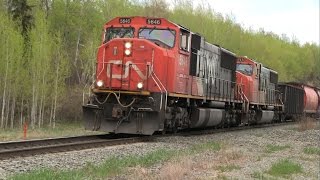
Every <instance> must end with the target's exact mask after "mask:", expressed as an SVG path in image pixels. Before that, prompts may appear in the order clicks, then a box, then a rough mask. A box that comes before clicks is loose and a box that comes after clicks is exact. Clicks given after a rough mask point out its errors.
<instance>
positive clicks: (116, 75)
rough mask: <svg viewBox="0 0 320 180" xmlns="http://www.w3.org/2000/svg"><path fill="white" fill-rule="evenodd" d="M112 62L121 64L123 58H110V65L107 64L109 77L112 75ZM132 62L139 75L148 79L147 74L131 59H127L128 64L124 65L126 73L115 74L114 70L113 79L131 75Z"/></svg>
mask: <svg viewBox="0 0 320 180" xmlns="http://www.w3.org/2000/svg"><path fill="white" fill-rule="evenodd" d="M111 64H113V66H114V65H121V64H122V60H110V61H109V63H108V65H107V77H108V78H110V77H111ZM130 64H131V68H132V69H133V70H134V71H136V73H137V74H138V75H139V77H140V78H141V79H143V80H146V79H147V76H146V75H145V74H143V73H142V71H141V70H140V69H139V68H138V66H137V65H135V64H133V63H132V62H131V61H127V62H126V64H125V65H124V66H125V68H124V74H115V73H114V72H113V73H112V79H121V78H127V77H128V76H129V65H130ZM148 72H149V74H150V69H149V71H148Z"/></svg>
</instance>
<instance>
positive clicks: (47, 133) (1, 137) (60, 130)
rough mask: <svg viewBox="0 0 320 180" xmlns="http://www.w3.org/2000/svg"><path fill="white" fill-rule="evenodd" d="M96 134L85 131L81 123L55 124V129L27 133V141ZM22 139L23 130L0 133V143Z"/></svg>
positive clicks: (29, 130) (46, 128)
mask: <svg viewBox="0 0 320 180" xmlns="http://www.w3.org/2000/svg"><path fill="white" fill-rule="evenodd" d="M96 133H97V132H93V131H86V130H84V127H83V125H82V123H81V122H78V123H57V124H56V127H55V128H51V127H43V128H35V129H31V128H30V127H29V129H28V131H27V139H41V138H49V137H61V136H76V135H86V134H96ZM21 139H23V128H14V129H5V130H1V131H0V141H12V140H21Z"/></svg>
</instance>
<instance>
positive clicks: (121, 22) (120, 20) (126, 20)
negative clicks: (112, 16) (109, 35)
mask: <svg viewBox="0 0 320 180" xmlns="http://www.w3.org/2000/svg"><path fill="white" fill-rule="evenodd" d="M119 23H120V24H130V23H131V19H130V18H120V19H119Z"/></svg>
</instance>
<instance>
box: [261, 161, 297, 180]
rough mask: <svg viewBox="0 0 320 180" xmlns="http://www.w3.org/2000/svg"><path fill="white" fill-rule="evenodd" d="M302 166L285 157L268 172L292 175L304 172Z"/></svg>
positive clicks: (277, 175) (278, 174) (283, 175)
mask: <svg viewBox="0 0 320 180" xmlns="http://www.w3.org/2000/svg"><path fill="white" fill-rule="evenodd" d="M302 172H303V170H302V167H301V165H300V164H297V163H294V162H292V161H290V160H288V159H283V160H280V161H278V162H277V163H275V164H273V165H272V167H271V168H270V169H269V171H267V173H268V174H270V175H272V176H276V177H286V178H288V177H290V176H291V175H292V174H296V173H302Z"/></svg>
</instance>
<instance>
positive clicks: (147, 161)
mask: <svg viewBox="0 0 320 180" xmlns="http://www.w3.org/2000/svg"><path fill="white" fill-rule="evenodd" d="M220 148H221V145H220V144H219V143H216V142H207V143H202V144H198V145H194V146H192V147H190V148H187V149H184V150H166V149H159V150H156V151H153V152H150V153H148V154H146V155H144V156H136V155H128V156H125V157H122V158H120V157H111V158H109V159H107V160H106V161H104V162H103V163H102V164H100V165H93V164H90V163H88V164H87V165H86V166H85V167H83V168H81V169H77V170H55V169H41V170H36V171H31V172H29V173H23V174H17V175H14V176H12V177H11V178H10V179H17V180H20V179H23V180H29V179H30V180H33V179H62V180H63V179H106V177H110V176H113V175H117V174H120V173H122V172H123V171H124V170H125V169H126V168H129V167H137V166H139V167H149V166H151V165H154V164H156V163H160V162H163V161H168V160H170V159H173V158H178V157H181V156H186V155H192V154H197V153H201V152H204V151H218V150H220Z"/></svg>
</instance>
